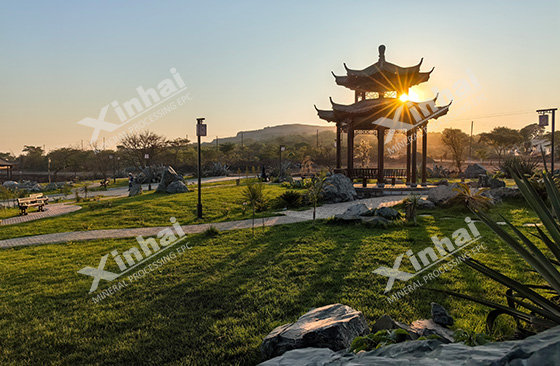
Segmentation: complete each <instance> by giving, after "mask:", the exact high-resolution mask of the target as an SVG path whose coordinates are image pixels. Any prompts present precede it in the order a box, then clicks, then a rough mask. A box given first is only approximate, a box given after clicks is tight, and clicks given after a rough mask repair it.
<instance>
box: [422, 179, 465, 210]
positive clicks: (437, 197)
mask: <svg viewBox="0 0 560 366" xmlns="http://www.w3.org/2000/svg"><path fill="white" fill-rule="evenodd" d="M457 187H459V184H457V183H453V184H451V185H449V186H437V187H435V188H431V189H430V190H429V191H428V200H430V201H432V202H433V203H434V204H436V205H441V204H442V203H444V202H445V201H447V200H449V199H451V198H453V197H455V196H456V195H458V194H459V192H456V191H454V190H453V189H454V188H457Z"/></svg>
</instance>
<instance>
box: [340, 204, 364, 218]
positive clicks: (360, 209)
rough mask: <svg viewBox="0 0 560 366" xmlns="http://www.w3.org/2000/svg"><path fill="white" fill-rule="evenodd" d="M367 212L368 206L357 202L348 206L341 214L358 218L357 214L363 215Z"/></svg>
mask: <svg viewBox="0 0 560 366" xmlns="http://www.w3.org/2000/svg"><path fill="white" fill-rule="evenodd" d="M368 212H369V208H368V207H367V206H366V205H365V203H358V204H355V205H353V206H350V207H348V209H347V210H346V212H344V213H343V214H342V215H344V216H349V217H350V216H354V217H356V218H359V217H358V216H362V215H365V214H367V213H368Z"/></svg>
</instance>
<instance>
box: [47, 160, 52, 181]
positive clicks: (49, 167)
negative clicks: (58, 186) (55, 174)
mask: <svg viewBox="0 0 560 366" xmlns="http://www.w3.org/2000/svg"><path fill="white" fill-rule="evenodd" d="M48 161H49V164H48V166H47V170H48V171H49V184H50V183H51V158H50V157H49V160H48Z"/></svg>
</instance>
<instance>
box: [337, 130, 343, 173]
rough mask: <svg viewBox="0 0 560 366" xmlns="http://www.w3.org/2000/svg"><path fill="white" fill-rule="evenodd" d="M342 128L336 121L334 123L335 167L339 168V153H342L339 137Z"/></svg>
mask: <svg viewBox="0 0 560 366" xmlns="http://www.w3.org/2000/svg"><path fill="white" fill-rule="evenodd" d="M341 130H342V128H341V127H340V125H339V124H338V123H337V124H336V169H340V168H341V165H342V164H341V153H342V146H341V145H342V141H341V138H340V135H341Z"/></svg>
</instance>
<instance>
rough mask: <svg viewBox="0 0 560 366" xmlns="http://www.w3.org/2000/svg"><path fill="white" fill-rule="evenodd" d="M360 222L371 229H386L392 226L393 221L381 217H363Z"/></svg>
mask: <svg viewBox="0 0 560 366" xmlns="http://www.w3.org/2000/svg"><path fill="white" fill-rule="evenodd" d="M360 220H361V221H362V224H364V225H366V226H369V227H380V228H386V227H387V226H389V225H390V224H391V221H389V220H387V219H385V218H383V217H381V216H361V217H360Z"/></svg>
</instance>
